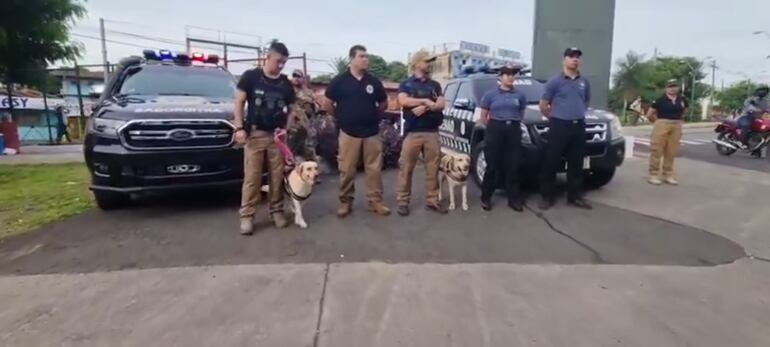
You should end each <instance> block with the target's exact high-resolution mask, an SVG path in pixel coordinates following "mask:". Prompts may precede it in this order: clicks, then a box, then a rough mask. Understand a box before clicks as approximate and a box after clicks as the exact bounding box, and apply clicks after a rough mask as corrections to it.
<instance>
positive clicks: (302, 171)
mask: <svg viewBox="0 0 770 347" xmlns="http://www.w3.org/2000/svg"><path fill="white" fill-rule="evenodd" d="M317 176H318V163H316V162H314V161H303V162H301V163H299V165H297V166H296V167H295V168H294V169H293V170H291V172H290V173H289V175H287V176H286V177H285V178H284V180H283V190H284V191H285V192H286V195H287V196H288V197H289V199H290V200H291V205H289V209H291V211H292V212H294V224H296V225H297V226H299V227H300V228H303V229H304V228H307V222H305V217H304V216H303V215H302V204H303V202H304V201H305V200H307V198H309V197H310V195H311V194H313V186H314V185H315V182H316V177H317ZM262 191H263V192H267V191H268V186H266V185H265V186H262Z"/></svg>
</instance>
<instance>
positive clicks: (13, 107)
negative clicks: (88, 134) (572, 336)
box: [0, 64, 115, 144]
mask: <svg viewBox="0 0 770 347" xmlns="http://www.w3.org/2000/svg"><path fill="white" fill-rule="evenodd" d="M114 68H115V65H106V69H107V71H106V73H105V65H102V64H98V65H73V66H71V67H59V68H49V69H41V70H36V71H32V72H33V73H38V74H39V75H41V76H42V78H41V81H42V82H40V83H38V84H39V85H38V86H36V87H34V88H32V87H24V86H20V85H18V84H15V83H6V86H5V88H3V90H2V91H0V93H2V96H0V122H1V123H2V124H3V125H2V127H3V129H5V131H4V133H5V132H9V133H15V136H16V137H17V139H15V140H16V141H19V142H21V144H58V143H62V142H79V141H80V140H82V137H83V136H82V135H83V134H84V129H85V125H86V119H87V117H88V116H90V115H91V112H92V110H93V106H94V105H95V104H96V102H97V100H98V99H99V96H100V95H101V93H102V92H103V91H104V88H105V85H106V80H107V77H108V75H109V74H110V73H112V71H113V70H114ZM9 129H12V130H9ZM6 141H10V142H13V141H14V139H6Z"/></svg>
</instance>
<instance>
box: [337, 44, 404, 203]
mask: <svg viewBox="0 0 770 347" xmlns="http://www.w3.org/2000/svg"><path fill="white" fill-rule="evenodd" d="M349 57H350V69H349V70H348V71H345V72H343V73H341V74H339V75H337V76H336V77H334V79H333V80H332V81H331V82H330V83H329V86H328V87H327V88H326V93H325V96H326V100H325V101H324V108H325V109H326V111H327V112H328V113H329V114H331V115H334V117H335V119H336V121H337V128H338V129H339V130H340V135H339V155H338V166H339V171H340V195H339V200H340V203H339V208H338V209H337V216H338V217H340V218H344V217H347V216H348V215H349V214H350V213H351V212H352V206H353V194H354V192H355V186H354V184H353V180H354V179H355V176H356V171H357V169H358V164H359V160H360V157H361V154H362V153H363V159H364V169H365V171H366V185H367V187H368V190H369V193H368V194H367V198H368V200H369V211H370V212H374V213H376V214H378V215H382V216H387V215H389V214H390V209H389V208H388V207H387V206H385V204H384V203H383V201H382V190H383V188H382V138H381V137H380V128H379V124H380V119H381V115H382V112H383V111H385V108H386V107H387V101H388V96H387V95H386V94H385V87H383V85H382V82H380V80H379V79H377V77H374V76H372V75H371V74H369V73H368V72H367V69H368V68H369V55H368V54H367V52H366V48H365V47H364V46H361V45H355V46H353V47H351V48H350V52H349Z"/></svg>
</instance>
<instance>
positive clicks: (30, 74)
mask: <svg viewBox="0 0 770 347" xmlns="http://www.w3.org/2000/svg"><path fill="white" fill-rule="evenodd" d="M85 13H86V10H85V8H84V7H83V5H82V4H81V3H80V1H79V0H3V5H2V10H0V75H2V76H3V78H4V79H5V80H10V81H12V82H15V83H23V84H42V83H45V75H44V74H43V73H41V72H40V71H35V70H40V69H44V68H45V67H47V66H48V64H51V63H53V62H56V61H60V60H66V61H72V60H74V59H75V58H76V57H78V56H79V55H80V52H81V50H82V45H80V44H78V43H74V42H71V41H70V40H69V33H70V28H71V26H72V25H73V24H74V21H75V20H76V19H78V18H81V17H83V16H84V15H85Z"/></svg>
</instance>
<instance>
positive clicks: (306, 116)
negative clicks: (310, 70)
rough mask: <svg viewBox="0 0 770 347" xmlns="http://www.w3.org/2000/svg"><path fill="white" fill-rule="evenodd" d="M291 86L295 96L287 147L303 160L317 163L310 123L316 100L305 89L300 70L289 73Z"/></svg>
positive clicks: (314, 141)
mask: <svg viewBox="0 0 770 347" xmlns="http://www.w3.org/2000/svg"><path fill="white" fill-rule="evenodd" d="M291 84H292V85H293V86H294V92H295V93H296V94H297V104H296V107H294V108H292V110H291V111H292V113H291V117H292V120H293V126H292V127H291V128H290V129H289V134H288V135H289V147H290V148H291V150H292V152H293V153H294V154H295V155H299V156H301V157H302V159H304V160H312V161H318V159H317V157H316V150H315V149H316V143H317V142H316V136H315V129H314V128H313V127H312V126H311V124H310V122H311V120H312V119H313V117H315V115H316V98H315V94H313V91H312V90H310V88H308V87H307V79H306V78H305V73H304V72H302V70H299V69H297V70H294V71H293V72H292V73H291Z"/></svg>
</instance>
